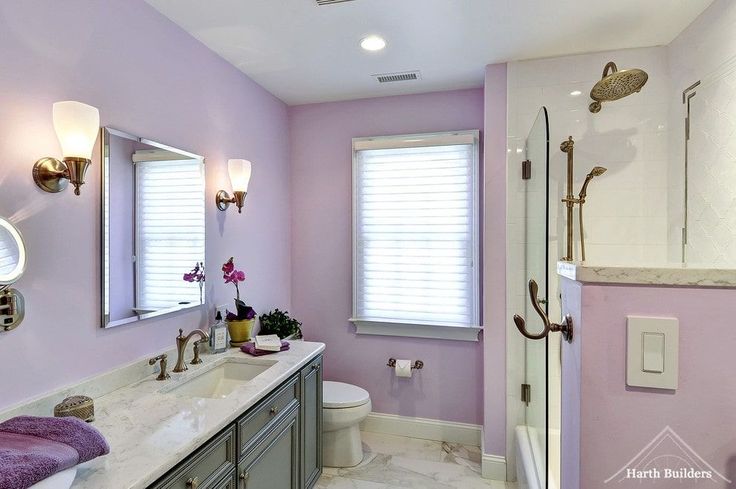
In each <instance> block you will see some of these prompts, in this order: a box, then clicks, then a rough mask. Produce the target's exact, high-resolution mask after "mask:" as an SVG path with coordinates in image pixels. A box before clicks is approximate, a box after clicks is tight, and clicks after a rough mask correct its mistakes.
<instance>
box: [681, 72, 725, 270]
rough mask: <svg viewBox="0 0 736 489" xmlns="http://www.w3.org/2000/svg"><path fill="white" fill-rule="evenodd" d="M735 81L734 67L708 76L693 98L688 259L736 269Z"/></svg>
mask: <svg viewBox="0 0 736 489" xmlns="http://www.w3.org/2000/svg"><path fill="white" fill-rule="evenodd" d="M734 83H736V72H735V71H734V69H733V67H731V68H730V70H726V71H723V72H720V73H716V74H714V75H711V76H709V77H708V78H707V79H703V80H702V82H700V83H699V84H698V85H697V86H695V87H694V89H693V90H692V91H691V92H690V93H689V94H688V95H689V96H688V97H687V103H688V111H689V116H688V120H689V131H687V133H686V135H687V137H688V140H687V155H686V167H685V181H686V185H685V191H686V204H685V226H686V232H685V239H684V240H683V241H684V253H683V257H684V261H685V262H686V263H691V264H697V265H702V266H707V267H716V268H736V217H735V216H736V138H734V133H736V130H734V127H736V117H734V112H733V108H732V107H733V101H732V93H733V90H734V89H733V86H734ZM691 88H692V87H691ZM688 133H689V134H688Z"/></svg>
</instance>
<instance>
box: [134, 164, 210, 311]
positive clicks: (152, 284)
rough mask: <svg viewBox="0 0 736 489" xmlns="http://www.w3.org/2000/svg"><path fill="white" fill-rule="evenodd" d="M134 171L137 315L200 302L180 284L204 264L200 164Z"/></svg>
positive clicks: (196, 292)
mask: <svg viewBox="0 0 736 489" xmlns="http://www.w3.org/2000/svg"><path fill="white" fill-rule="evenodd" d="M133 158H134V160H135V161H136V163H135V168H136V307H137V308H138V310H140V311H141V312H146V311H155V310H159V309H167V308H171V307H175V306H176V305H177V304H183V303H190V304H199V303H200V290H199V287H197V286H196V285H195V284H190V283H188V282H185V281H184V280H182V276H183V274H184V272H188V271H189V270H190V269H191V268H192V267H193V266H194V264H195V263H197V262H204V252H205V231H204V199H203V198H202V196H203V195H204V166H203V165H202V161H201V160H197V159H191V160H175V161H170V160H169V161H167V160H158V161H156V160H153V161H141V160H140V159H139V158H137V157H136V155H134V157H133Z"/></svg>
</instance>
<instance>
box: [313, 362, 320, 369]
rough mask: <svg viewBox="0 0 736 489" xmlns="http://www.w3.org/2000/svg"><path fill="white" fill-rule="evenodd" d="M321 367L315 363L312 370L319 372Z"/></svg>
mask: <svg viewBox="0 0 736 489" xmlns="http://www.w3.org/2000/svg"><path fill="white" fill-rule="evenodd" d="M321 366H322V365H320V364H319V363H316V364H314V365H312V370H319V369H320V367H321Z"/></svg>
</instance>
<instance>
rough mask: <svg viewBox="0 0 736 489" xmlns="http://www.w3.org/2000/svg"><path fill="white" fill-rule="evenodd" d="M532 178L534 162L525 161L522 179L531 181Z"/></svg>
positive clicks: (522, 167) (522, 166) (522, 165)
mask: <svg viewBox="0 0 736 489" xmlns="http://www.w3.org/2000/svg"><path fill="white" fill-rule="evenodd" d="M531 178H532V162H531V161H529V160H524V161H522V162H521V179H522V180H531Z"/></svg>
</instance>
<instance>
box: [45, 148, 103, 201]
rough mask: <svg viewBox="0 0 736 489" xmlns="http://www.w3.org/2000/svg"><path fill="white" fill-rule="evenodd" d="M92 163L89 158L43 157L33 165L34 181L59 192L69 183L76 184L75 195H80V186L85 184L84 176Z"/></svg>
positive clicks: (46, 188) (46, 190)
mask: <svg viewBox="0 0 736 489" xmlns="http://www.w3.org/2000/svg"><path fill="white" fill-rule="evenodd" d="M91 163H92V161H91V160H89V159H87V158H71V157H70V158H64V160H63V161H60V160H57V159H56V158H50V157H46V158H41V159H40V160H38V161H37V162H36V164H35V165H33V181H34V182H36V185H38V186H39V187H40V188H41V190H43V191H45V192H49V193H57V192H61V191H62V190H65V189H66V187H67V185H68V184H69V183H71V184H72V185H74V195H80V190H79V188H80V187H81V186H82V185H84V176H85V174H86V173H87V168H89V165H90V164H91Z"/></svg>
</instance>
